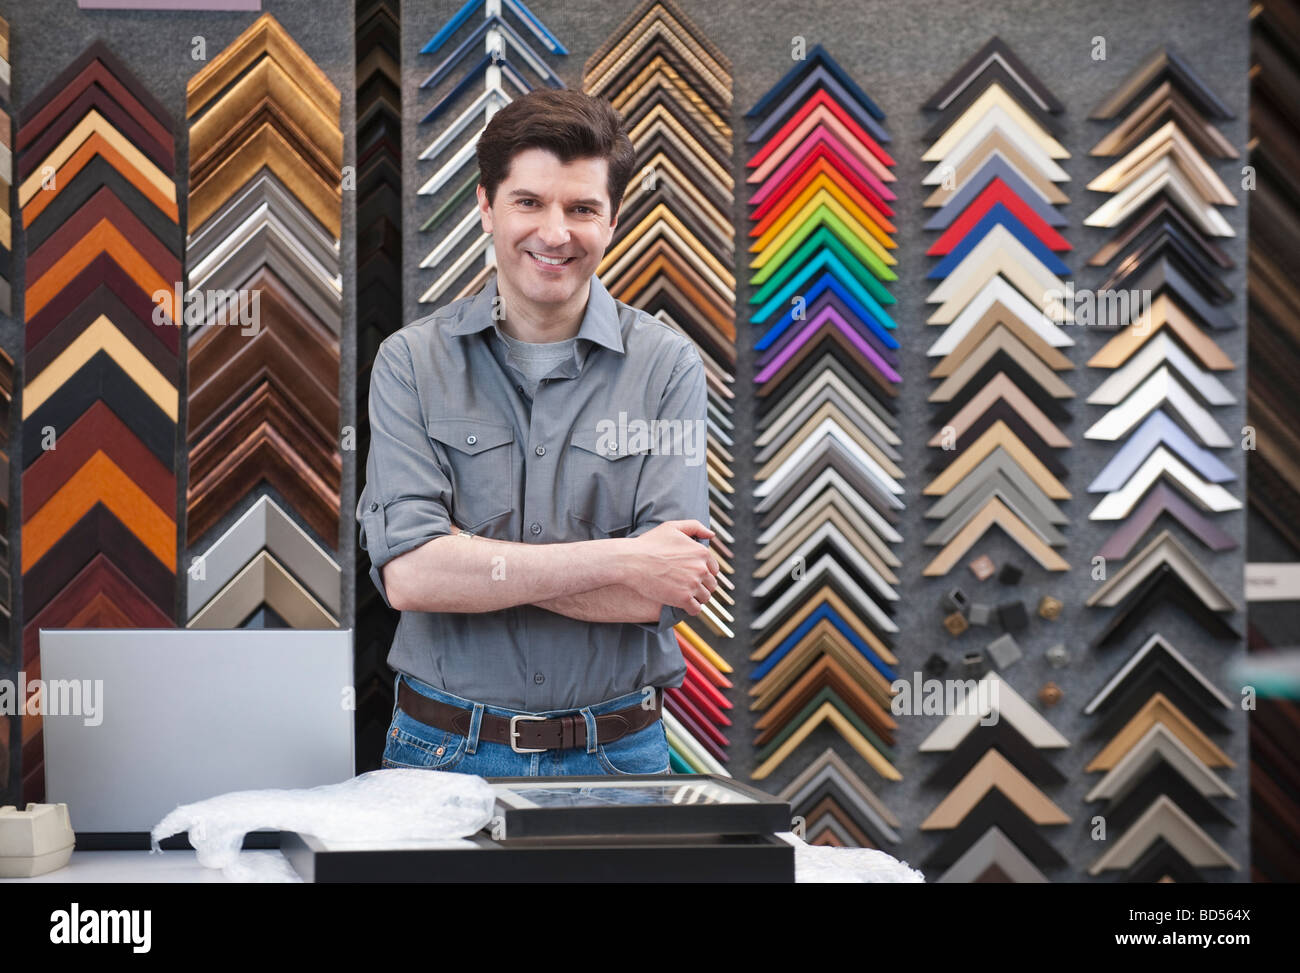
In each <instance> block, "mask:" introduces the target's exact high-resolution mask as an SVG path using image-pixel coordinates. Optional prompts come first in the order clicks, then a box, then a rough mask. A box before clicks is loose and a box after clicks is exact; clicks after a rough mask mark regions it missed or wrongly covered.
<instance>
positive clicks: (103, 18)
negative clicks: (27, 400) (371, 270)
mask: <svg viewBox="0 0 1300 973" xmlns="http://www.w3.org/2000/svg"><path fill="white" fill-rule="evenodd" d="M262 9H263V11H266V12H270V13H271V14H273V15H274V16H275V18H276V19H277V20H279V22H280V24H281V25H282V26H283V27H284V28H285V29H286V30H287V31H288V32H289V34H290V35H291V36H292V37H293V39H294V40H295V41H296V42H297V43H298V45H299V46H300V47H301V48H302V49H303V50H304V51H306V53H307V55H308V56H309V57H311V58H312V59H313V60H314V61H315V62H316V64H317V65H319V66H320V68H321V70H322V71H324V72H325V74H326V75H328V76H329V79H330V80H331V81H332V82H333V83H334V85H335V86H336V87H337V88H338V89H339V93H340V95H341V99H340V119H339V124H340V127H341V128H342V130H343V158H344V164H345V165H352V164H353V163H354V160H355V158H356V146H355V132H356V119H355V116H356V111H355V108H356V105H355V97H356V95H355V85H354V82H353V77H354V73H355V72H354V67H353V58H354V43H353V2H352V0H288V2H275V0H269V2H264V3H263V4H262ZM0 14H3V16H4V17H5V18H6V19H7V20H8V21H9V27H10V64H11V66H12V85H13V87H12V100H11V104H12V105H13V108H14V114H15V120H14V132H15V134H16V132H17V129H18V124H19V121H20V120H21V118H22V112H23V109H25V108H26V106H27V103H28V101H29V100H30V99H31V98H33V97H34V96H35V95H37V94H39V93H40V91H41V89H42V88H44V87H45V85H47V84H48V83H49V82H50V81H52V80H53V79H54V78H56V77H57V76H58V75H59V73H60V72H61V71H63V70H64V68H66V67H67V65H68V64H69V63H70V62H71V61H72V60H74V59H75V58H76V57H77V56H78V55H80V54H81V53H82V51H84V50H85V49H86V47H87V46H89V45H90V44H91V43H93V42H94V41H96V40H101V41H103V42H104V43H105V44H106V45H107V46H108V47H109V49H110V50H111V51H112V52H113V53H114V54H115V55H117V57H118V58H119V59H120V60H121V61H122V62H123V63H124V64H125V65H126V66H127V68H129V69H130V70H131V71H132V72H134V73H135V75H136V76H137V77H138V78H139V79H140V81H141V83H142V84H144V85H145V87H147V88H148V89H149V91H150V92H151V93H152V94H153V96H154V97H155V98H157V99H158V101H159V102H161V103H162V105H163V106H164V107H165V108H166V109H167V110H168V112H170V114H171V118H172V123H173V127H174V130H175V132H176V133H177V139H176V168H177V172H176V192H177V198H178V201H179V204H180V215H181V221H180V222H181V226H182V228H184V227H185V226H186V224H187V216H186V205H185V199H186V196H187V195H188V192H189V183H188V178H187V174H188V172H189V151H188V143H187V140H186V137H185V133H186V130H187V128H188V126H187V124H186V121H185V84H186V82H187V81H188V80H189V79H190V78H191V77H192V76H193V75H194V74H196V73H197V72H198V71H200V70H201V69H202V68H203V66H204V63H205V62H203V61H196V60H194V59H192V57H191V50H192V49H193V45H194V38H196V37H202V38H203V39H204V41H205V43H206V53H207V57H208V58H209V59H211V58H213V57H215V56H216V55H217V54H218V53H220V52H221V50H222V49H223V48H225V47H226V45H228V44H229V43H230V42H231V41H233V40H234V39H235V38H236V37H238V36H239V34H240V33H241V32H243V31H244V30H245V29H246V28H247V27H248V26H249V25H250V24H252V23H253V21H254V20H256V19H257V18H258V17H259V16H260V14H259V13H249V12H234V11H212V12H203V11H140V10H123V11H117V10H79V9H78V8H77V5H76V0H58V2H51V0H9V2H7V3H5V4H4V5H3V7H2V8H0ZM16 195H17V194H16V193H15V197H16ZM353 197H354V194H353V193H351V192H344V193H343V223H342V236H341V246H340V256H341V265H342V267H343V304H342V311H343V318H342V320H343V328H342V331H341V333H340V335H339V340H340V343H341V349H342V362H341V366H340V375H339V400H340V415H341V423H342V425H343V426H344V428H346V427H348V426H351V425H352V424H353V423H354V422H355V413H356V409H355V405H354V397H353V395H352V389H353V387H354V385H355V384H356V349H355V342H356V338H355V335H356V313H355V304H354V291H355V288H354V283H355V276H356V275H355V272H354V269H353V268H354V264H355V254H356V230H355V227H356V216H355V213H356V207H355V200H354V198H353ZM20 222H21V221H20V220H19V219H18V218H17V217H15V219H14V263H13V268H12V269H13V272H12V274H11V277H10V279H11V280H12V281H14V282H15V283H14V289H13V292H14V302H13V316H12V317H8V318H7V317H5V316H3V315H0V341H3V342H4V348H5V350H6V351H7V352H8V353H9V354H10V355H11V356H12V357H13V359H14V362H15V365H16V366H17V372H18V377H16V379H15V382H14V387H15V399H14V408H13V409H12V410H11V420H12V422H13V427H12V428H11V430H10V433H11V436H10V442H11V443H12V444H14V445H13V448H12V451H11V464H10V469H9V475H10V491H11V493H10V495H11V497H12V498H13V501H12V505H11V508H10V521H9V544H10V552H11V564H12V565H13V572H14V602H13V617H14V619H16V620H21V619H22V616H23V605H22V585H21V583H20V577H19V569H18V565H19V564H20V563H21V557H22V553H21V549H20V547H19V545H20V541H21V538H20V534H21V523H20V521H21V517H20V514H19V509H20V508H19V502H20V498H21V493H20V492H19V489H20V482H21V476H22V462H21V449H20V448H18V444H19V443H20V442H21V439H20V438H19V437H17V435H16V430H17V429H19V428H20V426H19V421H20V416H21V414H22V410H21V399H20V396H21V389H22V387H23V383H24V378H23V377H22V376H23V344H24V342H23V323H22V322H23V303H22V299H23V288H22V285H21V282H22V280H23V273H24V261H23V254H24V253H25V248H26V244H25V243H24V241H23V237H22V232H21V229H20ZM183 341H184V339H183V338H182V342H183ZM181 354H182V359H183V357H184V344H182V352H181ZM181 375H182V380H181V386H180V409H181V411H180V420H179V424H178V427H179V429H180V430H182V432H181V433H180V435H179V439H180V441H179V442H178V443H177V460H176V464H175V467H174V468H175V470H176V472H177V506H176V511H177V520H178V528H177V529H178V537H177V549H178V550H179V551H181V552H182V557H183V558H184V563H186V564H188V563H189V562H188V557H189V555H190V554H191V553H197V550H194V551H191V550H190V549H191V548H192V547H193V546H194V542H195V540H198V539H197V538H186V537H185V536H184V531H185V514H184V511H185V493H186V488H187V480H186V462H185V441H184V439H185V436H184V432H183V430H184V429H185V428H186V423H187V414H188V409H187V397H188V394H189V385H188V382H187V381H186V378H185V369H184V368H182V369H181ZM125 418H126V419H127V421H128V422H129V421H130V418H129V417H125ZM356 490H357V488H356V464H355V462H353V456H352V454H351V453H349V452H347V451H344V453H343V481H342V499H341V502H340V510H341V512H342V516H343V518H344V526H345V530H344V531H343V533H342V536H341V538H340V544H339V548H338V551H337V555H338V559H339V563H340V564H341V565H342V566H343V570H344V575H343V582H342V583H343V599H344V600H343V619H344V622H343V624H344V625H345V626H351V624H352V616H353V603H354V600H355V599H354V597H353V581H352V574H353V570H352V567H351V565H352V562H353V559H354V558H355V556H356V554H355V552H356V533H357V532H356V528H355V520H354V517H353V512H354V511H355V509H356ZM263 493H267V494H271V495H273V496H275V499H276V500H277V502H279V503H280V505H281V507H283V509H284V510H285V511H286V513H288V515H289V516H291V517H294V518H295V519H296V520H298V522H299V523H300V524H302V526H303V527H304V528H305V529H307V530H308V531H309V532H310V528H309V527H307V525H306V524H305V523H303V521H302V520H301V519H300V518H297V516H296V514H295V511H294V510H293V507H292V505H290V504H287V503H286V502H285V501H284V499H283V498H282V497H280V496H278V495H276V491H275V490H274V489H272V488H271V487H269V486H266V485H263V486H261V487H259V488H258V489H255V490H254V491H252V492H251V493H250V494H249V500H250V502H251V500H252V499H253V498H255V497H257V496H260V495H261V494H263ZM245 510H247V504H244V505H240V506H239V507H238V509H237V511H236V512H232V513H230V514H228V515H227V516H226V517H224V518H223V519H222V520H221V521H220V522H218V523H217V524H216V525H215V526H214V527H213V529H212V532H211V533H210V534H209V535H206V536H207V537H208V539H209V540H210V539H211V538H215V537H219V536H220V535H221V534H222V533H223V532H224V531H225V530H226V529H227V528H228V527H229V526H230V525H231V524H232V523H233V522H234V521H235V520H236V519H237V518H238V516H239V515H240V514H242V513H243V512H244V511H245ZM180 581H181V583H179V584H178V585H177V599H178V604H177V613H176V615H175V617H177V618H182V617H185V613H184V612H182V611H181V609H182V608H184V605H183V603H182V600H183V599H184V597H185V584H184V583H183V582H184V578H181V579H180ZM20 633H21V626H20V624H18V622H17V621H16V622H14V624H13V631H12V635H11V644H12V645H15V646H18V647H19V651H18V653H16V655H17V658H16V663H20V662H21V642H20V640H19V639H20ZM16 671H17V664H15V665H14V666H13V668H12V669H11V670H10V671H8V672H5V671H3V670H2V669H0V678H16V675H15V674H16ZM20 733H21V730H20V728H19V724H18V721H17V720H16V719H15V720H14V722H13V724H12V727H11V734H10V738H11V739H12V740H17V739H19V738H20ZM19 790H20V788H19V784H18V781H17V775H16V773H13V772H11V774H10V782H9V789H8V792H7V793H6V792H4V791H3V790H0V803H15V802H17V800H18V797H19Z"/></svg>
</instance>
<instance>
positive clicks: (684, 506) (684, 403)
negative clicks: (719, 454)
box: [627, 345, 709, 633]
mask: <svg viewBox="0 0 1300 973" xmlns="http://www.w3.org/2000/svg"><path fill="white" fill-rule="evenodd" d="M707 408H708V387H707V385H706V383H705V376H704V362H703V361H702V360H701V359H700V355H699V352H697V351H696V350H695V348H694V346H689V345H688V346H686V347H685V348H684V349H683V351H682V354H681V355H680V357H679V358H678V361H677V363H676V365H675V366H674V369H673V372H672V374H671V376H670V377H669V379H668V384H667V386H666V388H665V389H664V394H663V397H662V399H661V400H660V404H659V415H658V418H659V419H660V420H661V421H663V420H667V421H668V426H667V428H668V429H670V430H673V432H672V433H671V435H668V436H665V435H664V433H662V432H661V433H660V435H659V436H658V437H656V442H657V444H658V445H659V448H660V449H661V450H663V449H664V448H665V447H666V446H669V445H671V447H672V448H671V449H667V450H666V451H664V452H660V453H657V454H656V453H652V454H650V455H648V456H647V457H646V459H645V465H644V466H643V467H642V471H641V476H640V479H639V480H638V481H637V487H636V522H635V524H634V525H633V527H632V530H630V531H629V532H628V535H627V536H629V537H636V536H638V535H640V534H644V533H645V532H646V531H648V530H653V529H654V528H656V527H658V526H659V525H660V524H663V523H666V522H668V521H670V520H698V521H699V522H700V523H701V524H704V525H705V526H706V527H707V526H709V472H708V466H707V463H706V462H705V459H706V449H707V436H706V429H705V419H706V414H707ZM674 421H676V422H678V423H680V425H674V424H673V422H674ZM661 428H663V427H662V425H661ZM699 543H702V544H704V545H705V546H706V547H707V546H708V543H709V542H708V539H707V538H706V539H702V540H700V541H699ZM690 617H691V616H690V613H689V612H688V611H687V610H686V609H685V608H677V607H675V606H673V605H664V606H663V610H662V611H661V612H660V613H659V621H658V622H657V623H656V622H634V623H633V624H634V625H636V626H638V627H639V628H641V629H644V630H645V631H647V632H651V633H660V632H665V631H667V630H668V629H670V628H672V627H673V626H674V625H676V624H677V623H678V622H680V621H682V620H683V619H686V618H690Z"/></svg>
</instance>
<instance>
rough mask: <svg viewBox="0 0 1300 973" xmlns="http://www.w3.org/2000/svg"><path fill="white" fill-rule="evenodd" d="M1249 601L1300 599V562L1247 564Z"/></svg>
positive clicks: (1247, 593)
mask: <svg viewBox="0 0 1300 973" xmlns="http://www.w3.org/2000/svg"><path fill="white" fill-rule="evenodd" d="M1246 600H1247V601H1300V562H1283V563H1278V564H1247V565H1246Z"/></svg>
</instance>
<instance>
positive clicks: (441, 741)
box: [380, 709, 469, 770]
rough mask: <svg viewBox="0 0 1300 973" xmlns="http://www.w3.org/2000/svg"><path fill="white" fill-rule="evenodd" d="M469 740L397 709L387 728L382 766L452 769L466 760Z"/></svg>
mask: <svg viewBox="0 0 1300 973" xmlns="http://www.w3.org/2000/svg"><path fill="white" fill-rule="evenodd" d="M468 743H469V738H468V737H465V736H462V735H461V734H459V733H453V732H451V731H450V730H439V729H436V728H434V727H432V726H425V725H424V724H423V723H421V722H419V721H418V720H416V719H413V718H412V717H410V716H408V715H407V714H406V713H404V712H402V710H400V709H399V710H398V711H397V714H396V715H395V716H394V717H393V721H392V723H391V724H390V725H389V727H388V738H387V742H386V743H385V745H384V755H383V759H382V760H381V761H380V765H381V766H383V767H404V768H410V769H416V770H451V769H452V768H454V767H455V766H456V765H457V764H459V763H460V762H461V761H462V760H464V759H465V748H466V746H467V745H468Z"/></svg>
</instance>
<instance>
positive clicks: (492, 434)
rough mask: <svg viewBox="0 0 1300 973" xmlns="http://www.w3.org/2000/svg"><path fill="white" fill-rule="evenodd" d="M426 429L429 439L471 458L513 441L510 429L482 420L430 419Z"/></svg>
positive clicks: (513, 433)
mask: <svg viewBox="0 0 1300 973" xmlns="http://www.w3.org/2000/svg"><path fill="white" fill-rule="evenodd" d="M427 429H428V433H429V438H430V439H436V440H438V442H440V443H442V444H444V445H446V446H450V447H452V448H453V449H456V450H459V451H460V452H462V453H468V454H469V455H471V456H473V455H474V454H475V453H481V452H483V451H484V450H485V449H494V448H496V447H497V446H504V445H505V444H506V443H512V442H514V441H515V431H514V429H513V428H512V427H510V426H508V425H506V424H505V423H503V422H484V421H483V420H482V419H430V420H429V421H428V423H427Z"/></svg>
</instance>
